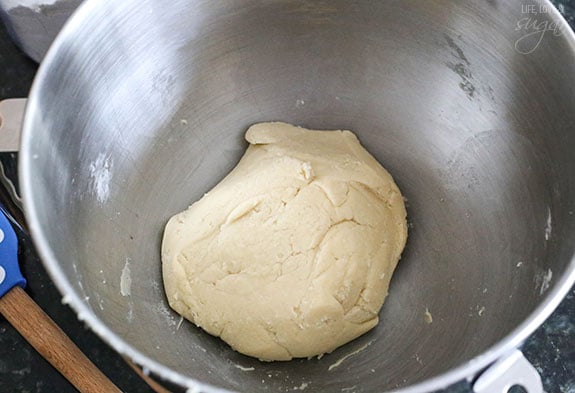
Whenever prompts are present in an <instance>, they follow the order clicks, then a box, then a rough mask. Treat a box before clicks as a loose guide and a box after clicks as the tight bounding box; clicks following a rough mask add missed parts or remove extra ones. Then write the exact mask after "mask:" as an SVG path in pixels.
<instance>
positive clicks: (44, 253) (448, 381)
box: [18, 0, 575, 393]
mask: <svg viewBox="0 0 575 393" xmlns="http://www.w3.org/2000/svg"><path fill="white" fill-rule="evenodd" d="M105 2H106V1H105V0H86V1H83V2H82V3H81V4H80V5H79V7H78V9H77V10H76V11H75V12H74V14H73V15H72V17H70V18H69V19H68V21H67V22H66V23H65V25H64V26H63V28H62V30H61V32H60V33H59V35H58V36H57V37H56V39H55V41H54V43H53V44H52V46H51V47H50V49H49V50H48V52H47V54H46V56H45V58H44V60H43V61H42V63H41V64H40V67H39V69H38V72H37V74H36V76H35V78H34V82H33V84H32V88H31V90H30V95H29V98H28V101H27V104H26V111H25V116H24V121H23V126H22V135H21V142H20V154H19V158H18V161H19V162H18V175H19V179H20V186H21V190H22V201H23V205H24V213H25V217H26V220H27V222H28V227H29V230H30V234H31V237H32V240H33V242H34V245H35V246H36V249H37V251H38V254H39V256H40V259H41V261H42V263H43V265H44V267H45V268H46V270H47V272H48V274H49V275H50V277H51V279H52V280H53V281H54V283H55V284H56V287H57V288H58V290H59V291H60V293H61V294H62V295H63V302H64V300H65V303H68V304H69V305H70V307H71V308H72V309H73V310H74V312H75V313H76V314H77V316H78V319H79V320H81V321H84V322H85V323H86V325H87V326H88V327H89V328H90V329H91V330H92V331H93V332H94V333H96V334H97V335H98V336H99V337H100V338H101V339H102V340H103V341H104V342H105V343H107V344H108V345H109V346H111V347H112V348H113V349H114V350H115V351H116V352H117V353H119V354H120V355H122V356H123V357H124V358H127V359H129V360H131V361H132V362H134V363H135V364H136V365H138V366H140V367H142V368H143V369H144V370H146V372H147V371H149V372H150V373H152V374H153V375H154V376H157V377H159V378H160V380H165V381H168V382H171V383H173V384H176V385H179V386H182V387H185V388H187V389H188V390H187V391H188V392H190V393H191V392H211V393H231V392H233V391H230V390H227V389H223V388H218V387H217V386H214V385H211V384H207V383H203V382H200V381H198V380H196V379H193V378H190V377H187V376H184V375H183V374H181V373H179V372H176V371H174V370H172V369H170V368H169V367H167V366H165V365H163V364H161V363H159V362H157V361H156V360H154V359H152V358H150V357H149V356H147V355H145V354H143V353H142V352H140V351H139V350H137V349H135V348H133V347H132V346H131V345H129V344H127V343H126V342H124V340H122V338H120V336H119V335H117V334H116V333H114V331H113V330H112V329H110V328H109V327H108V326H106V325H105V324H104V323H103V322H102V321H101V320H100V319H99V318H98V317H97V316H96V315H95V314H94V312H93V311H92V310H91V309H90V308H89V307H88V306H87V305H86V303H85V302H84V300H83V299H82V298H81V297H80V296H79V295H78V294H77V293H76V292H75V291H74V289H73V287H72V284H71V283H70V282H69V281H68V280H67V279H66V275H65V274H64V271H63V269H62V268H61V267H60V265H59V263H58V260H57V258H56V256H55V255H54V252H53V250H52V248H51V246H50V244H49V242H48V240H47V238H46V236H45V235H44V231H43V227H42V224H41V222H40V220H39V214H38V207H37V206H36V205H35V203H34V197H33V192H32V191H33V188H34V187H33V183H34V180H33V179H34V176H32V175H31V174H30V170H31V166H32V162H33V160H34V159H33V154H32V152H31V151H30V150H31V147H30V146H31V142H32V139H33V134H34V130H33V127H32V123H33V121H32V119H33V118H34V116H35V114H36V113H37V112H38V101H39V99H40V98H39V94H40V93H39V91H40V90H41V87H42V85H43V83H44V81H45V80H46V79H48V77H49V72H50V71H51V64H52V63H53V62H54V59H55V58H56V57H57V56H58V55H59V53H60V48H61V47H62V46H63V44H64V42H68V41H70V40H71V39H72V37H73V36H74V31H75V30H76V29H79V28H81V25H82V24H83V21H84V20H85V19H87V18H89V17H90V14H92V13H93V12H94V10H97V7H98V6H99V5H100V4H103V3H105ZM536 2H537V3H539V5H541V6H544V7H547V8H546V9H547V10H548V12H547V14H546V15H548V16H547V17H548V18H550V19H552V20H553V22H555V23H557V24H558V26H559V28H560V29H562V32H563V33H564V34H563V35H562V36H563V37H564V40H565V41H566V42H567V43H568V44H569V45H570V46H571V48H572V51H573V53H574V54H575V33H574V31H573V30H572V29H571V27H570V26H569V24H568V23H567V21H566V20H565V19H564V18H563V16H562V15H561V13H560V12H559V11H558V10H557V8H556V7H555V6H554V5H553V4H552V3H551V1H550V0H536ZM573 284H575V254H574V255H573V256H572V257H571V260H570V262H569V264H568V265H567V268H566V271H565V273H564V274H563V275H562V276H561V277H560V279H559V280H557V281H556V283H555V284H554V285H553V287H552V289H551V290H549V291H547V293H546V294H545V298H544V299H543V301H542V302H541V303H540V304H539V305H538V306H537V307H536V308H535V309H534V310H533V311H532V312H531V313H530V314H529V316H528V317H527V318H526V319H525V320H524V321H523V322H522V323H520V324H519V325H518V326H517V327H516V328H515V329H513V330H512V331H511V332H510V333H508V334H507V335H506V336H505V337H504V338H503V339H501V340H499V341H498V342H496V343H495V344H494V345H492V346H491V347H489V348H488V349H487V350H485V351H484V352H483V353H481V354H480V355H478V356H476V357H474V358H472V359H471V360H469V361H467V362H464V363H462V364H460V365H459V366H456V367H454V368H452V369H450V370H448V371H446V372H444V373H442V374H439V375H436V376H434V377H432V378H429V379H426V380H423V381H420V382H417V383H415V384H413V385H407V386H405V387H402V388H399V389H396V390H392V391H389V393H426V392H433V391H436V390H439V389H444V388H447V387H449V386H451V385H453V384H455V383H457V382H460V381H463V380H467V381H468V382H472V380H473V379H474V378H475V377H476V376H478V374H480V373H481V372H482V370H484V369H486V368H487V367H489V366H490V365H491V364H493V363H494V362H496V361H497V360H499V359H501V358H503V357H505V356H506V355H508V354H510V353H512V352H513V351H514V350H515V349H517V348H518V347H519V346H520V345H521V344H522V343H523V341H525V340H526V339H527V338H528V337H529V336H530V335H531V334H532V333H533V332H534V331H535V330H536V329H537V328H538V327H539V326H540V325H541V324H543V322H544V321H545V320H546V319H547V318H548V317H549V316H550V315H551V313H552V312H553V311H554V310H555V309H556V308H557V306H558V305H559V304H560V303H561V301H562V300H563V299H564V298H565V296H566V295H567V294H568V293H569V291H570V289H571V287H572V286H573Z"/></svg>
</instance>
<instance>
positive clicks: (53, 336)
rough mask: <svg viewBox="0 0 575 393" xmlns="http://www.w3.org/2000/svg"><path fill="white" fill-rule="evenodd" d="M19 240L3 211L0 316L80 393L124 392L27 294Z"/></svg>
mask: <svg viewBox="0 0 575 393" xmlns="http://www.w3.org/2000/svg"><path fill="white" fill-rule="evenodd" d="M25 286H26V280H25V279H24V277H23V276H22V273H21V272H20V268H19V266H18V238H17V237H16V233H15V232H14V229H13V228H12V226H11V225H10V222H9V221H8V219H7V218H6V216H5V215H4V212H3V209H1V207H0V313H1V314H3V315H4V317H5V318H6V320H8V322H10V324H11V325H12V326H14V328H16V330H18V332H19V333H20V334H21V335H22V336H23V337H24V338H25V339H26V341H28V342H29V343H30V344H31V345H32V346H33V347H34V348H35V349H36V350H37V351H38V352H39V353H40V355H42V356H43V357H44V358H45V359H46V360H47V361H49V362H50V363H51V364H52V365H53V366H54V367H55V368H56V369H57V370H58V371H59V372H60V373H61V374H62V375H63V376H64V377H66V379H68V381H70V382H71V383H72V384H73V385H74V386H75V387H76V388H77V389H78V390H79V391H80V392H90V393H92V392H93V393H101V392H106V393H107V392H111V393H114V392H121V390H120V389H118V388H117V387H116V386H115V385H114V384H113V383H112V382H111V381H110V380H109V379H108V378H107V377H106V376H105V375H104V374H103V373H102V372H101V371H100V370H99V369H98V368H97V367H96V366H95V365H94V364H93V363H92V362H91V361H90V360H89V359H88V358H87V357H86V356H85V355H84V354H83V353H82V352H81V351H80V349H79V348H78V347H77V346H76V344H74V343H73V342H72V341H71V340H70V339H69V338H68V336H66V334H65V333H64V332H63V331H62V330H61V329H60V328H59V327H58V325H56V323H55V322H54V321H53V320H52V319H50V317H49V316H48V315H47V314H46V313H44V311H42V309H40V307H39V306H38V305H37V304H36V303H35V302H34V300H32V299H31V298H30V297H29V296H28V294H27V293H26V292H25V291H24V289H23V288H24V287H25Z"/></svg>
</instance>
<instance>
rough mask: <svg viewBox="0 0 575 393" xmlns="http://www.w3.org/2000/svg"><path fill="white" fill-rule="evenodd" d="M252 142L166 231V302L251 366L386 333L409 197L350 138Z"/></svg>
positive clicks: (254, 131) (277, 136) (256, 129)
mask: <svg viewBox="0 0 575 393" xmlns="http://www.w3.org/2000/svg"><path fill="white" fill-rule="evenodd" d="M245 137H246V139H247V141H248V142H249V143H250V146H249V147H248V149H247V151H246V153H245V154H244V156H243V157H242V159H241V161H240V162H239V163H238V165H237V166H236V167H235V168H234V169H233V170H232V171H231V172H230V174H228V175H227V176H226V177H225V178H224V179H223V180H222V181H221V182H220V183H219V184H218V185H216V186H215V187H214V188H213V189H212V190H211V191H210V192H208V193H207V194H205V195H204V197H203V198H201V199H200V200H199V201H197V202H195V203H194V204H193V205H191V206H190V207H189V208H188V209H187V210H185V211H184V212H182V213H179V214H176V215H175V216H173V217H172V218H171V219H170V220H169V222H168V224H167V225H166V228H165V233H164V240H163V244H162V261H163V278H164V286H165V290H166V294H167V297H168V301H169V303H170V306H171V307H172V308H173V309H174V310H175V311H177V312H178V313H179V314H181V315H182V316H184V317H185V318H187V319H189V320H190V321H192V322H193V323H195V324H196V325H197V326H199V327H201V328H202V329H204V330H205V331H207V332H208V333H210V334H213V335H214V336H219V337H221V338H222V339H223V340H224V341H225V342H227V343H228V344H229V345H231V346H232V347H233V348H234V349H236V350H237V351H239V352H241V353H244V354H246V355H250V356H254V357H257V358H259V359H262V360H289V359H291V358H300V357H311V356H314V355H320V354H323V353H326V352H331V351H333V350H334V349H335V348H337V347H338V346H340V345H342V344H345V343H346V342H348V341H350V340H352V339H354V338H356V337H358V336H360V335H361V334H363V333H365V332H367V331H368V330H370V329H371V328H373V327H374V326H375V325H376V324H377V323H378V312H379V310H380V308H381V306H382V304H383V301H384V299H385V297H386V296H387V290H388V286H389V281H390V279H391V275H392V273H393V270H394V269H395V266H396V264H397V262H398V260H399V258H400V254H401V252H402V250H403V248H404V245H405V242H406V239H407V223H406V211H405V206H404V201H403V198H402V196H401V193H400V192H399V189H398V188H397V186H396V184H395V183H394V181H393V179H392V177H391V176H390V175H389V173H388V172H387V171H386V170H385V169H384V168H383V167H382V166H381V165H380V164H379V163H378V162H377V161H376V160H375V159H374V158H373V157H372V156H371V155H370V154H369V153H368V152H367V151H366V150H365V149H364V148H363V147H362V146H361V145H360V143H359V141H358V139H357V138H356V136H355V135H354V134H353V133H352V132H350V131H315V130H314V131H312V130H306V129H304V128H299V127H295V126H292V125H289V124H286V123H260V124H256V125H253V126H252V127H250V128H249V130H248V131H247V133H246V136H245Z"/></svg>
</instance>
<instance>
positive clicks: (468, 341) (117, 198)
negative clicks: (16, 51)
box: [20, 0, 575, 393]
mask: <svg viewBox="0 0 575 393" xmlns="http://www.w3.org/2000/svg"><path fill="white" fill-rule="evenodd" d="M531 11H535V13H533V12H531ZM573 86H575V38H574V36H573V33H572V32H571V31H570V30H569V28H568V26H567V24H566V23H565V22H564V21H563V20H562V19H561V17H560V16H559V14H558V13H557V12H556V11H555V10H554V9H553V7H552V6H551V5H550V3H548V2H546V1H533V2H523V1H494V0H493V1H484V0H470V1H465V2H459V1H447V0H446V1H441V0H428V1H423V0H419V1H418V0H406V1H378V2H374V1H367V0H366V1H350V0H342V1H313V2H312V1H300V0H274V1H256V0H242V1H239V0H234V1H232V0H225V1H217V2H215V1H207V0H206V1H200V0H196V1H189V0H185V1H184V0H174V1H170V2H164V1H153V0H147V1H136V0H125V1H122V2H110V1H104V0H88V1H86V2H85V3H84V4H83V5H82V6H81V7H80V9H79V11H78V12H77V13H76V14H75V16H74V17H73V18H72V19H71V20H70V21H69V23H68V24H67V26H66V27H65V28H64V30H63V32H62V34H61V35H60V36H59V37H58V39H57V41H56V43H55V45H54V46H53V47H52V49H51V50H50V52H49V53H48V55H47V57H46V58H45V60H44V63H43V64H42V67H41V69H40V71H39V73H38V76H37V79H36V81H35V83H34V87H33V89H32V92H31V96H30V100H29V104H28V108H27V113H26V117H25V124H24V134H23V141H22V153H21V161H20V164H21V173H20V175H21V179H22V189H23V193H24V202H25V208H26V214H27V218H28V221H29V225H30V229H31V232H32V234H33V237H34V239H35V241H36V245H37V248H38V250H39V252H40V254H41V255H42V257H43V260H44V262H45V264H46V267H47V269H48V271H49V272H50V274H51V275H52V277H53V279H54V281H55V282H56V284H57V285H58V287H59V288H60V290H61V291H62V293H63V295H64V301H66V302H68V303H69V304H70V305H71V306H72V307H73V308H74V309H75V310H76V311H77V313H78V316H79V318H80V319H82V320H85V321H86V323H87V325H88V326H90V327H91V328H92V329H94V330H95V331H96V332H97V333H98V334H100V335H101V336H102V338H103V339H104V340H105V341H107V342H108V343H109V344H110V345H111V346H112V347H114V348H115V349H116V350H117V351H118V352H120V353H122V354H124V355H126V356H127V357H128V358H130V359H132V360H133V361H135V362H136V363H138V364H139V365H141V366H142V367H143V368H144V370H145V371H148V370H149V371H150V372H152V374H154V375H156V376H160V377H161V378H164V379H166V380H168V381H171V382H175V383H177V384H179V385H181V386H188V387H190V388H192V390H191V391H196V390H202V391H204V390H205V391H219V390H220V389H221V390H226V389H227V390H243V391H247V392H254V391H264V390H265V391H270V392H273V391H278V392H280V391H287V390H292V389H302V390H303V389H305V390H306V391H309V392H313V391H346V389H347V391H350V392H372V391H384V390H393V389H400V390H399V391H401V392H404V393H406V392H410V393H413V392H427V391H432V390H434V389H438V388H441V387H444V386H447V385H449V384H451V383H453V382H456V381H458V380H461V379H463V378H466V377H467V378H473V377H474V376H476V375H478V374H479V373H480V372H481V371H482V370H483V369H485V368H486V367H487V366H489V365H490V364H492V363H493V362H495V361H497V360H499V359H511V360H513V359H515V360H517V356H516V355H517V353H514V355H513V356H515V357H513V356H512V357H511V358H507V356H508V355H509V354H510V353H513V352H512V351H513V349H514V348H516V347H517V346H519V345H520V344H521V342H522V341H523V340H524V339H525V338H526V337H527V336H528V335H529V334H530V333H531V332H533V330H534V329H535V328H536V327H537V326H538V325H540V324H541V323H542V322H543V320H544V319H545V318H546V317H547V316H548V315H549V314H550V313H551V311H552V310H553V309H554V307H555V306H556V305H557V304H558V303H559V302H560V300H561V299H562V297H563V296H564V295H565V294H566V293H567V291H568V290H569V288H570V286H571V285H572V284H573V282H574V281H575V262H574V260H573V256H574V252H575V215H574V212H575V155H574V154H573V148H574V146H575V132H574V127H575V110H574V109H575V89H573ZM265 120H282V121H287V122H291V123H295V124H299V125H302V126H306V127H310V128H326V129H333V128H346V129H352V130H354V131H355V132H356V133H357V134H358V136H359V138H360V140H361V141H362V143H363V144H364V145H365V146H366V147H367V149H368V150H369V151H370V152H371V153H372V154H373V155H374V156H375V157H376V158H377V159H379V160H380V162H381V163H383V165H384V166H385V167H386V168H388V169H389V170H390V172H391V173H392V174H393V175H394V177H395V178H396V180H397V182H398V184H399V186H400V188H401V189H402V191H403V193H404V194H405V196H406V197H407V199H408V215H409V221H410V237H409V240H408V245H407V248H406V250H405V253H404V256H403V258H402V260H401V262H400V265H399V268H398V270H397V273H396V276H395V277H394V279H393V280H392V286H391V290H390V295H389V297H388V300H387V302H386V304H385V305H384V308H383V310H382V312H381V323H380V324H379V326H378V327H377V328H375V329H374V330H373V331H371V332H369V333H368V334H366V335H364V336H363V337H361V338H359V339H357V340H355V341H353V342H351V343H349V344H348V345H346V346H344V347H342V348H340V349H338V350H336V351H335V352H333V353H332V354H328V355H326V356H324V357H323V358H321V359H311V360H296V361H291V362H287V363H286V362H283V363H261V362H259V361H257V360H255V359H251V358H248V357H245V356H242V355H240V354H238V353H236V352H233V351H232V350H231V349H230V348H228V347H227V346H226V345H225V344H224V343H223V342H221V341H220V340H219V339H216V338H214V337H211V336H209V335H207V334H206V333H204V332H203V331H201V330H199V329H198V328H195V327H194V326H192V325H190V324H189V323H187V322H181V320H180V318H179V317H178V316H177V315H176V314H174V313H173V312H172V311H171V310H170V309H169V308H168V306H167V303H166V299H165V297H164V293H163V288H162V284H161V276H160V251H159V250H160V241H161V235H162V230H163V226H164V224H165V222H166V220H167V219H168V218H169V217H170V216H171V215H172V214H174V213H176V212H179V211H181V210H183V209H184V208H186V207H187V206H188V205H189V204H190V203H191V202H192V201H194V200H195V199H197V198H199V197H200V196H201V195H202V194H203V193H205V192H206V191H207V190H208V189H210V188H211V187H212V186H213V185H214V184H216V183H217V182H218V181H219V179H221V178H222V177H223V176H224V175H225V174H226V173H227V172H228V171H229V170H230V169H231V168H232V167H233V166H234V165H235V163H236V162H237V160H238V158H239V157H240V155H241V154H242V151H243V149H244V148H245V145H246V144H245V142H244V141H243V139H242V136H243V133H244V131H245V130H246V128H247V127H248V126H249V125H250V124H252V123H255V122H259V121H265ZM128 279H129V280H128ZM121 282H123V285H124V287H121ZM128 284H129V285H128ZM126 285H128V286H129V291H126V287H125V286H126ZM511 360H508V362H507V363H506V364H508V363H509V362H510V361H511ZM515 360H514V361H515ZM503 368H504V367H503ZM490 370H496V371H497V370H499V369H498V368H497V366H496V367H495V368H493V367H491V369H490ZM520 371H521V370H520ZM496 374H497V373H496ZM484 375H486V374H484ZM487 379H488V378H487ZM480 380H481V379H480ZM485 380H486V378H483V382H485ZM516 381H517V380H516ZM525 384H526V385H529V383H525ZM481 386H485V385H477V384H476V390H478V391H479V390H480V389H481ZM487 386H489V385H487ZM194 389H196V390H194ZM493 391H495V390H493ZM531 391H535V390H531Z"/></svg>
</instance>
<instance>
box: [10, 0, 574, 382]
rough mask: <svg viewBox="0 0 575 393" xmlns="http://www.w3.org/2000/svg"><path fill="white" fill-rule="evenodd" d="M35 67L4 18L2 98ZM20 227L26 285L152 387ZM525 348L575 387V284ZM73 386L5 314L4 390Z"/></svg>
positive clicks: (95, 349) (76, 335)
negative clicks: (79, 308) (95, 327)
mask: <svg viewBox="0 0 575 393" xmlns="http://www.w3.org/2000/svg"><path fill="white" fill-rule="evenodd" d="M422 1H424V0H422ZM425 1H427V0H425ZM503 1H504V0H503ZM553 3H554V4H555V5H556V6H557V7H558V8H559V10H560V11H561V12H562V13H563V15H564V16H565V18H566V19H567V20H568V22H569V23H570V24H571V26H572V27H573V26H575V0H563V1H553ZM35 72H36V66H35V64H34V63H33V62H32V61H30V60H28V59H27V58H26V57H25V56H24V55H23V54H22V53H21V52H19V51H18V49H17V48H16V47H15V46H14V45H13V44H12V43H11V42H10V41H9V39H8V35H7V33H6V31H5V30H4V28H3V27H2V25H1V24H0V100H2V99H5V98H15V97H25V96H26V95H27V94H28V90H29V88H30V85H31V82H32V79H33V77H34V74H35ZM574 72H575V71H574ZM573 88H575V86H574V87H573ZM574 132H575V130H574ZM574 154H575V147H574ZM0 160H1V161H2V163H4V165H5V166H6V167H7V168H8V169H9V168H12V171H13V168H14V164H15V155H14V154H2V155H0ZM17 232H18V235H19V238H20V251H19V258H20V262H21V268H22V270H23V273H24V276H25V277H26V278H27V279H28V288H27V291H28V293H29V294H30V295H31V297H32V298H33V299H34V300H35V301H36V302H37V303H38V304H39V305H40V306H41V307H42V308H43V309H44V310H45V311H46V312H47V313H48V314H49V315H50V316H51V317H52V318H53V319H54V320H55V321H56V323H58V324H59V325H60V327H62V329H63V330H64V331H65V332H66V333H67V334H68V335H69V336H70V338H71V339H72V340H73V341H74V342H76V343H77V344H78V346H79V347H80V348H81V349H82V350H83V351H84V352H85V353H86V355H87V356H88V357H89V358H90V359H92V361H93V362H94V363H96V365H97V366H98V367H100V368H101V369H102V371H103V372H104V373H105V374H106V375H108V376H109V377H110V378H111V379H112V380H113V381H114V382H115V383H116V384H117V385H118V386H119V387H120V388H121V389H123V390H124V391H126V392H129V393H132V392H142V393H148V392H152V390H151V389H149V388H148V387H147V385H145V384H144V383H143V382H142V381H141V380H140V378H139V377H138V376H137V375H136V374H135V373H134V372H133V371H132V370H131V369H130V368H129V367H128V366H127V365H126V363H125V362H124V360H123V359H122V358H121V357H120V356H119V355H117V354H116V353H115V352H114V351H112V350H111V349H110V348H109V347H108V346H107V345H106V344H104V343H103V342H102V341H101V340H100V339H99V338H98V337H96V336H95V335H94V334H93V333H92V332H91V331H89V330H88V329H87V328H86V327H85V326H84V325H83V323H82V322H79V321H78V319H77V317H76V315H75V314H74V313H73V312H72V311H71V310H70V309H69V308H68V307H67V306H64V305H62V303H61V295H60V293H59V292H58V291H57V290H56V288H55V287H54V285H53V283H52V281H51V280H50V279H49V277H48V275H47V274H46V272H45V270H44V268H43V266H42V264H41V263H40V261H39V260H38V257H37V256H36V254H35V252H34V249H33V247H32V245H31V244H30V239H29V238H27V237H26V236H23V235H22V233H21V232H20V231H19V230H17ZM522 350H523V352H524V353H525V356H526V357H527V358H528V359H529V360H530V361H531V362H532V363H533V365H534V366H535V367H536V368H537V369H538V370H539V372H540V373H541V375H542V377H543V382H544V386H545V389H546V391H547V392H548V393H575V289H571V292H570V293H569V295H568V296H567V297H566V298H565V299H564V300H563V302H562V303H561V305H560V306H559V307H558V309H557V310H556V311H555V312H554V313H553V314H552V316H551V317H550V318H549V319H548V320H547V321H546V322H545V323H544V324H543V325H542V326H541V327H540V328H539V329H538V330H537V331H536V332H535V333H534V334H533V335H532V336H531V337H530V338H529V340H528V341H527V342H526V343H525V345H524V346H523V348H522ZM74 391H75V390H74V389H73V388H72V387H71V386H70V385H69V384H68V383H67V382H66V381H65V380H64V379H63V378H62V377H61V376H60V375H59V374H58V373H57V372H56V371H54V369H52V367H51V366H50V365H49V364H48V363H47V362H46V361H44V360H43V359H42V358H41V357H40V356H39V355H38V354H37V353H36V352H35V351H34V349H33V348H32V347H30V346H29V345H28V343H26V341H24V340H23V339H22V338H21V337H20V336H19V335H18V333H17V332H16V331H15V330H14V329H13V328H12V327H11V326H10V325H9V324H8V323H7V322H6V321H5V320H4V319H3V318H1V317H0V392H1V393H5V392H6V393H8V392H18V393H31V392H37V393H42V392H62V393H68V392H74ZM469 392H470V389H469V387H468V385H467V384H466V383H460V384H458V385H456V386H453V387H451V388H449V389H448V390H446V391H445V393H469Z"/></svg>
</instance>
